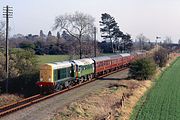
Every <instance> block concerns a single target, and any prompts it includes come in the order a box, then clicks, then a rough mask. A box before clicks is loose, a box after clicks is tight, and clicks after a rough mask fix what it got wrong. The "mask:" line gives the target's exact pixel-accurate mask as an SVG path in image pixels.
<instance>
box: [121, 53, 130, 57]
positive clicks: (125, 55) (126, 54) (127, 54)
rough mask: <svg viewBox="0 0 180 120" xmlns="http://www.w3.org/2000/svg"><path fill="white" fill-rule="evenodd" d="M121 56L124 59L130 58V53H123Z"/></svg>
mask: <svg viewBox="0 0 180 120" xmlns="http://www.w3.org/2000/svg"><path fill="white" fill-rule="evenodd" d="M119 55H120V56H122V57H127V56H130V54H129V53H121V54H119Z"/></svg>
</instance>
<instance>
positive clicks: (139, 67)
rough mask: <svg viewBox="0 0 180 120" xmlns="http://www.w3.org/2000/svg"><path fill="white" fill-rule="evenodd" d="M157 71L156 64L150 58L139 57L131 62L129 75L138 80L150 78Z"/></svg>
mask: <svg viewBox="0 0 180 120" xmlns="http://www.w3.org/2000/svg"><path fill="white" fill-rule="evenodd" d="M155 71H156V65H155V63H154V61H153V60H152V59H150V58H143V59H139V60H137V61H135V62H133V63H131V65H130V68H129V75H130V76H131V77H132V78H134V79H138V80H146V79H150V78H151V77H152V76H153V75H154V73H155Z"/></svg>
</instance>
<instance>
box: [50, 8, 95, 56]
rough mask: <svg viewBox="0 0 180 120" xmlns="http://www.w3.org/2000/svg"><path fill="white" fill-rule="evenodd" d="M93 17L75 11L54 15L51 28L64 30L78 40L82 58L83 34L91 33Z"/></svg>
mask: <svg viewBox="0 0 180 120" xmlns="http://www.w3.org/2000/svg"><path fill="white" fill-rule="evenodd" d="M93 27H94V18H93V17H92V16H90V15H87V14H84V13H80V12H75V13H74V14H65V15H60V16H58V17H56V19H55V24H54V26H53V30H57V29H59V30H60V31H63V30H64V31H66V32H67V33H68V34H69V35H71V36H72V37H74V38H75V39H76V40H78V43H79V56H80V59H81V58H82V40H83V36H86V35H88V34H92V33H93Z"/></svg>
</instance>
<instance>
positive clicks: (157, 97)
mask: <svg viewBox="0 0 180 120" xmlns="http://www.w3.org/2000/svg"><path fill="white" fill-rule="evenodd" d="M131 120H180V58H178V59H177V60H176V61H175V62H174V63H173V64H172V66H171V67H169V68H168V69H166V71H165V72H164V73H163V74H162V75H161V76H160V78H159V79H158V80H157V82H156V83H155V85H154V86H153V88H152V89H151V90H150V91H149V92H148V93H147V94H145V96H143V97H142V98H141V100H140V102H139V103H138V104H137V106H136V107H135V109H134V111H133V113H132V116H131Z"/></svg>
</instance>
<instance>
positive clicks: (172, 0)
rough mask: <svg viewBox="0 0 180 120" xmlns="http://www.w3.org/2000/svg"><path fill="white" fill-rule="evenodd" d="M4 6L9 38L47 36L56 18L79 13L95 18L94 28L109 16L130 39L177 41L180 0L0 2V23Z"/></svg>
mask: <svg viewBox="0 0 180 120" xmlns="http://www.w3.org/2000/svg"><path fill="white" fill-rule="evenodd" d="M6 5H10V6H13V10H14V15H13V19H11V20H10V21H11V22H10V26H11V35H12V34H17V33H21V34H24V35H26V34H29V33H32V34H39V31H40V30H41V29H42V30H43V31H44V33H46V34H47V32H48V31H49V30H51V28H52V26H53V23H54V19H55V17H56V16H58V15H60V14H64V13H73V12H75V11H80V12H83V13H87V14H90V15H92V16H93V17H95V19H96V25H97V27H99V21H100V19H101V14H102V13H105V12H106V13H109V14H110V15H111V16H113V17H114V18H115V19H116V21H117V22H118V25H119V26H120V29H121V30H122V31H123V32H125V33H126V32H127V33H129V34H131V35H132V37H133V38H135V37H136V36H137V35H138V34H141V33H143V34H144V35H145V36H146V37H148V38H150V39H151V40H152V41H153V40H154V39H155V37H156V36H161V37H162V39H164V38H165V37H166V36H170V37H171V38H172V40H173V41H174V42H177V41H178V39H180V0H0V12H1V14H0V20H2V19H3V18H2V9H3V6H6ZM98 36H100V32H98Z"/></svg>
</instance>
